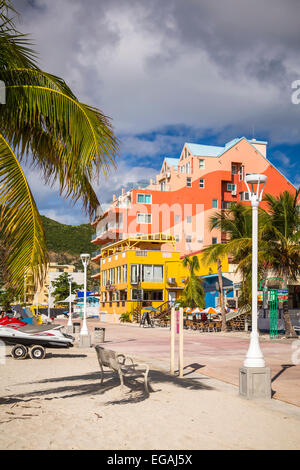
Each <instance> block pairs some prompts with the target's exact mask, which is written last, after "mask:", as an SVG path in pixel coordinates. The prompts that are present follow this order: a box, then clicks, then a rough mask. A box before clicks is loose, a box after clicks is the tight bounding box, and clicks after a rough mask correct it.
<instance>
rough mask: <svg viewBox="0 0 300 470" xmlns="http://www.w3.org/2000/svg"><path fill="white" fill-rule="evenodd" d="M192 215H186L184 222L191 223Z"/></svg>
mask: <svg viewBox="0 0 300 470" xmlns="http://www.w3.org/2000/svg"><path fill="white" fill-rule="evenodd" d="M192 220H193V219H192V216H191V215H188V216H187V218H186V223H187V224H191V223H192Z"/></svg>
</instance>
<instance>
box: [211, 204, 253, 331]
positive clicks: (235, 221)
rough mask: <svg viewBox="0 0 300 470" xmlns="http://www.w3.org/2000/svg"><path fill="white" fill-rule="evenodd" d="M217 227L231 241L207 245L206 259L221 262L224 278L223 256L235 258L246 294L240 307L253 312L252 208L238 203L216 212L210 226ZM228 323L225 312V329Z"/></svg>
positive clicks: (223, 326) (223, 313) (219, 273)
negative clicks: (250, 284) (251, 286)
mask: <svg viewBox="0 0 300 470" xmlns="http://www.w3.org/2000/svg"><path fill="white" fill-rule="evenodd" d="M215 228H217V229H219V230H220V231H221V232H222V233H226V236H227V243H216V244H214V245H210V246H208V247H206V248H205V249H204V251H203V257H202V260H203V262H204V263H205V264H210V263H217V265H218V276H219V279H220V277H221V276H222V272H221V269H220V265H221V260H222V258H223V257H224V256H230V257H231V258H232V263H233V264H236V265H237V269H236V272H239V273H240V275H241V278H242V289H241V290H242V294H241V296H240V298H239V307H240V309H241V310H242V311H243V312H244V313H249V312H250V310H251V291H250V290H249V288H248V287H249V280H250V279H251V278H250V276H251V256H252V230H251V208H250V209H249V207H246V206H244V205H243V204H240V203H235V204H232V205H231V207H230V208H229V209H228V210H226V211H221V212H216V213H215V214H213V215H212V217H211V218H210V229H211V230H212V229H215ZM219 288H220V281H219ZM221 306H222V305H221ZM225 324H226V318H225V311H224V312H222V328H223V329H224V330H225V328H226V327H225Z"/></svg>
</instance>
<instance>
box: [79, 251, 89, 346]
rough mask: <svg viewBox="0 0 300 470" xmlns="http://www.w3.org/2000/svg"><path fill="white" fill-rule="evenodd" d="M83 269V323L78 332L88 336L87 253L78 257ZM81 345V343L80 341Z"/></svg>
mask: <svg viewBox="0 0 300 470" xmlns="http://www.w3.org/2000/svg"><path fill="white" fill-rule="evenodd" d="M80 258H81V261H82V264H83V268H84V297H83V322H82V328H81V331H80V336H81V337H82V336H88V335H89V330H88V329H87V324H86V277H87V274H86V271H87V267H88V264H89V261H90V255H89V254H88V253H84V254H81V255H80ZM82 343H83V341H82Z"/></svg>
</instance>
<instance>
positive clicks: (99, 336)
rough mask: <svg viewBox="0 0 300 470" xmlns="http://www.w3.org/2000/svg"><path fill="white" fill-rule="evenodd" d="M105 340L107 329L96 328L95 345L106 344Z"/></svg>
mask: <svg viewBox="0 0 300 470" xmlns="http://www.w3.org/2000/svg"><path fill="white" fill-rule="evenodd" d="M104 340H105V328H99V327H96V328H95V329H94V343H95V344H99V343H104Z"/></svg>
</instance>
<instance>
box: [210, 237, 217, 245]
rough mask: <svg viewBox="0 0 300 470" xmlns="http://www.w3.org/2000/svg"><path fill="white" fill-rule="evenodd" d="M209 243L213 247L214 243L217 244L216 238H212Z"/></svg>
mask: <svg viewBox="0 0 300 470" xmlns="http://www.w3.org/2000/svg"><path fill="white" fill-rule="evenodd" d="M211 243H212V245H215V244H216V243H218V239H217V237H212V239H211Z"/></svg>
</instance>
